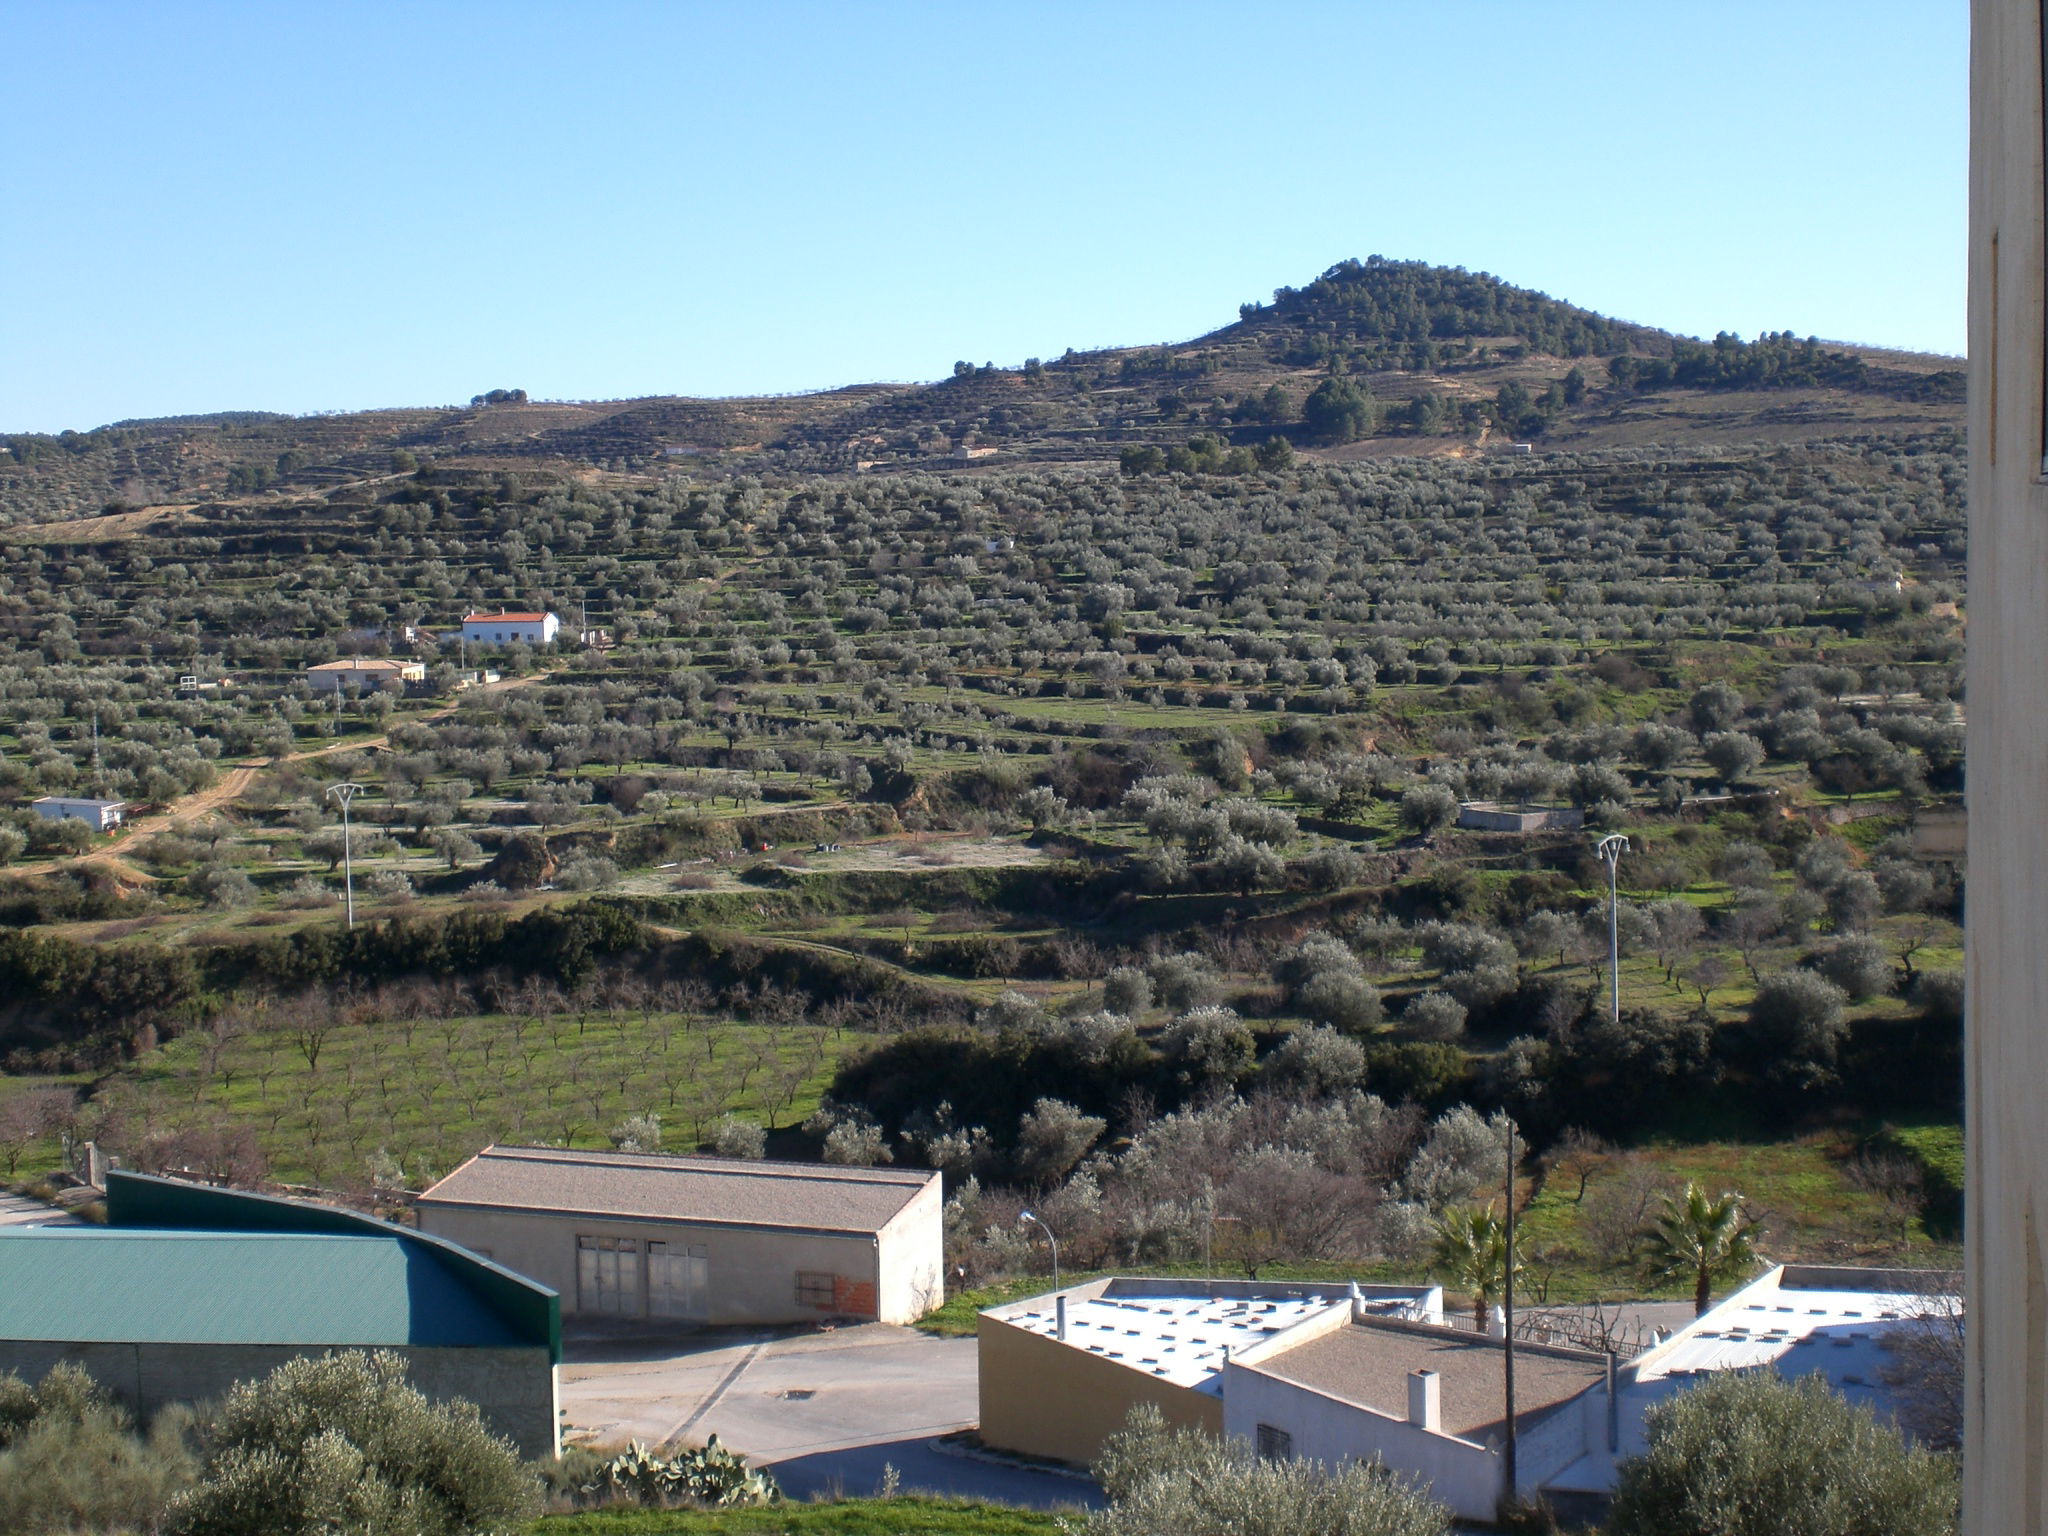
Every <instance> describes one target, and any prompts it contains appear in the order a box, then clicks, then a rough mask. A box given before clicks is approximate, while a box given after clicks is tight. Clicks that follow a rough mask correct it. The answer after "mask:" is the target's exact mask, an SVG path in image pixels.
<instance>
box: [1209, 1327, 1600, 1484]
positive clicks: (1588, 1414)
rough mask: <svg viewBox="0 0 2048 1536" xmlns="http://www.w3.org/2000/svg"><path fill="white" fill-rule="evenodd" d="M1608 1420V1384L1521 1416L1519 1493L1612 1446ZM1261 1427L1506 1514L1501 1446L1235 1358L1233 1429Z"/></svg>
mask: <svg viewBox="0 0 2048 1536" xmlns="http://www.w3.org/2000/svg"><path fill="white" fill-rule="evenodd" d="M1606 1422H1607V1408H1606V1392H1605V1389H1604V1388H1600V1387H1594V1388H1592V1389H1591V1390H1589V1391H1588V1392H1586V1393H1584V1394H1582V1395H1581V1396H1580V1397H1578V1398H1575V1399H1573V1400H1572V1401H1571V1402H1568V1403H1564V1404H1561V1405H1560V1406H1558V1407H1557V1408H1554V1409H1551V1410H1548V1411H1546V1412H1545V1413H1543V1414H1542V1415H1540V1416H1538V1415H1533V1414H1532V1415H1527V1416H1520V1418H1519V1425H1518V1434H1517V1437H1516V1439H1517V1443H1516V1455H1515V1463H1516V1465H1515V1481H1516V1487H1517V1490H1518V1491H1519V1492H1520V1493H1522V1494H1523V1495H1525V1496H1526V1495H1529V1494H1533V1493H1535V1492H1536V1491H1537V1490H1538V1489H1540V1488H1541V1487H1542V1486H1543V1485H1544V1484H1545V1483H1547V1482H1548V1481H1550V1479H1552V1478H1553V1477H1555V1476H1557V1474H1558V1473H1560V1472H1562V1471H1563V1470H1564V1469H1565V1468H1566V1467H1569V1466H1570V1465H1572V1463H1574V1462H1576V1461H1577V1460H1579V1458H1580V1457H1581V1456H1583V1455H1585V1454H1586V1453H1587V1452H1588V1451H1590V1450H1592V1449H1594V1448H1595V1447H1596V1446H1604V1445H1605V1444H1606V1439H1605V1434H1606ZM1261 1424H1270V1425H1271V1426H1272V1427H1273V1428H1275V1429H1280V1430H1285V1431H1286V1432H1287V1433H1288V1434H1289V1435H1291V1436H1293V1440H1294V1454H1295V1456H1296V1457H1297V1458H1299V1459H1302V1460H1309V1461H1320V1462H1322V1463H1324V1464H1325V1465H1326V1466H1333V1467H1334V1466H1337V1465H1339V1464H1341V1463H1343V1462H1347V1461H1371V1460H1373V1459H1374V1458H1375V1457H1377V1458H1379V1459H1380V1460H1382V1461H1384V1462H1385V1463H1386V1465H1387V1467H1388V1468H1389V1470H1391V1471H1392V1472H1393V1473H1394V1474H1395V1475H1396V1476H1397V1477H1400V1478H1402V1479H1403V1480H1405V1481H1407V1482H1409V1483H1412V1484H1414V1485H1415V1486H1417V1487H1421V1488H1425V1489H1427V1490H1428V1491H1429V1493H1430V1494H1431V1496H1432V1497H1434V1498H1437V1499H1440V1500H1442V1501H1443V1502H1444V1503H1446V1504H1448V1505H1450V1507H1451V1508H1452V1510H1454V1511H1455V1512H1456V1513H1457V1515H1458V1517H1459V1518H1460V1519H1464V1520H1492V1519H1493V1518H1494V1515H1495V1514H1496V1513H1497V1511H1498V1506H1499V1503H1500V1495H1501V1490H1502V1488H1503V1486H1504V1480H1505V1472H1506V1467H1505V1463H1504V1461H1503V1459H1502V1457H1501V1454H1500V1452H1499V1451H1498V1450H1497V1449H1495V1448H1493V1447H1492V1446H1490V1445H1484V1444H1480V1443H1479V1442H1477V1441H1473V1440H1467V1439H1463V1438H1461V1437H1459V1436H1457V1435H1451V1434H1445V1433H1443V1432H1441V1431H1436V1430H1427V1429H1423V1428H1422V1427H1421V1426H1420V1425H1417V1424H1411V1423H1410V1422H1409V1421H1408V1420H1407V1419H1406V1418H1405V1417H1399V1418H1397V1417H1395V1416H1393V1415H1391V1414H1385V1413H1380V1412H1378V1411H1376V1410H1374V1409H1371V1408H1367V1407H1364V1406H1362V1405H1360V1404H1357V1403H1348V1402H1345V1401H1343V1400H1342V1399H1339V1398H1335V1397H1331V1396H1328V1395H1327V1394H1325V1393H1322V1392H1318V1391H1316V1390H1315V1389H1314V1388H1312V1387H1305V1386H1302V1385H1300V1384H1299V1383H1298V1382H1292V1381H1283V1380H1281V1379H1280V1378H1279V1377H1277V1376H1269V1375H1267V1374H1266V1373H1265V1372H1263V1371H1261V1370H1260V1369H1259V1368H1258V1367H1257V1365H1256V1364H1254V1365H1249V1366H1247V1365H1240V1364H1238V1363H1237V1362H1236V1361H1232V1362H1231V1363H1230V1364H1228V1365H1226V1366H1225V1367H1224V1368H1223V1429H1224V1433H1225V1434H1227V1435H1229V1436H1231V1437H1232V1438H1233V1439H1236V1438H1242V1439H1245V1440H1251V1441H1254V1442H1256V1440H1257V1436H1258V1427H1259V1425H1261ZM1596 1437H1597V1438H1596Z"/></svg>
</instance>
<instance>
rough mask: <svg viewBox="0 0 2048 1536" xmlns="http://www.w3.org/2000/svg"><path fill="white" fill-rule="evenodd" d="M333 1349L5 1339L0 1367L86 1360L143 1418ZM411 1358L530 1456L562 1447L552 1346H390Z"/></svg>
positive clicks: (430, 1392)
mask: <svg viewBox="0 0 2048 1536" xmlns="http://www.w3.org/2000/svg"><path fill="white" fill-rule="evenodd" d="M326 1353H328V1351H327V1350H324V1349H315V1348H303V1347H297V1346H293V1345H289V1344H155V1343H138V1344H78V1343H62V1342H52V1341H48V1340H42V1339H8V1340H0V1371H13V1372H14V1373H15V1374H17V1375H19V1376H20V1377H22V1378H23V1379H24V1380H27V1381H31V1382H33V1381H39V1380H41V1379H42V1377H43V1376H44V1375H45V1374H46V1373H47V1372H48V1371H49V1369H50V1368H51V1367H52V1366H54V1365H57V1364H60V1363H63V1362H66V1361H68V1362H70V1363H71V1364H73V1365H76V1366H79V1367H81V1368H82V1369H83V1370H85V1371H86V1372H87V1373H88V1374H90V1375H91V1376H92V1378H93V1379H94V1380H95V1381H98V1382H100V1383H101V1384H102V1385H103V1386H105V1387H106V1388H107V1390H108V1391H109V1392H112V1393H113V1394H114V1395H115V1396H116V1397H118V1398H120V1399H121V1401H123V1402H124V1403H126V1404H127V1405H128V1406H129V1407H130V1408H132V1409H134V1410H135V1412H136V1413H137V1414H138V1415H140V1416H142V1417H143V1418H148V1417H149V1416H151V1415H153V1414H155V1413H156V1412H158V1411H159V1410H160V1409H162V1408H164V1407H167V1406H168V1405H170V1404H172V1403H196V1402H202V1401H205V1400H207V1399H209V1398H218V1397H222V1396H225V1395H226V1393H227V1391H228V1389H229V1388H230V1387H232V1386H234V1385H235V1383H237V1382H240V1381H254V1380H258V1379H260V1378H262V1377H264V1376H268V1375H269V1374H270V1373H271V1372H272V1371H274V1370H276V1369H277V1368H278V1367H279V1366H280V1365H283V1364H284V1363H285V1362H286V1361H287V1360H293V1359H297V1358H299V1357H300V1356H302V1355H323V1354H326ZM390 1353H392V1354H396V1355H399V1356H402V1357H403V1358H404V1360H405V1361H406V1364H407V1365H408V1366H409V1367H410V1369H409V1371H408V1377H409V1379H410V1380H411V1382H412V1384H413V1385H414V1386H415V1387H417V1388H419V1390H420V1391H421V1392H423V1393H425V1394H426V1395H427V1397H428V1398H430V1399H431V1400H433V1401H435V1402H448V1401H452V1400H455V1399H464V1400H466V1401H469V1402H472V1403H475V1404H476V1405H477V1407H478V1408H480V1409H482V1410H483V1416H484V1422H485V1423H486V1424H488V1425H490V1427H491V1429H492V1431H493V1432H494V1433H496V1434H500V1435H503V1436H505V1438H507V1439H508V1440H510V1441H511V1442H512V1443H513V1444H514V1445H516V1446H518V1447H519V1452H520V1454H521V1455H522V1456H527V1457H537V1456H553V1455H554V1454H555V1453H556V1450H557V1432H558V1425H559V1422H560V1419H559V1410H560V1395H559V1389H558V1386H557V1382H556V1376H555V1368H554V1366H553V1364H552V1363H550V1361H549V1360H548V1352H547V1350H546V1349H544V1348H535V1349H425V1348H401V1349H393V1350H392V1351H390Z"/></svg>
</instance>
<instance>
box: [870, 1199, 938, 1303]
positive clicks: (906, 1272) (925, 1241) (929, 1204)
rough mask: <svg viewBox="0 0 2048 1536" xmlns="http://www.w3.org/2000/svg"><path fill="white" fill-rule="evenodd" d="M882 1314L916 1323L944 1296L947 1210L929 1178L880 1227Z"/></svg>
mask: <svg viewBox="0 0 2048 1536" xmlns="http://www.w3.org/2000/svg"><path fill="white" fill-rule="evenodd" d="M880 1263H881V1284H880V1287H879V1292H880V1302H881V1307H880V1316H881V1320H882V1321H883V1322H885V1323H914V1322H916V1321H917V1320H918V1319H919V1318H920V1317H923V1316H924V1315H925V1313H927V1312H929V1311H931V1310H932V1309H933V1308H934V1307H936V1306H938V1305H939V1304H940V1303H941V1302H943V1301H944V1300H945V1299H946V1210H945V1196H944V1191H943V1190H942V1188H941V1185H940V1181H939V1180H938V1179H933V1180H932V1181H931V1182H930V1183H928V1184H926V1185H925V1187H924V1188H923V1189H922V1190H920V1191H919V1192H918V1194H917V1196H916V1198H914V1199H913V1200H912V1201H911V1202H910V1204H908V1205H906V1206H905V1207H904V1208H903V1209H902V1210H900V1211H898V1212H897V1213H896V1214H895V1216H894V1217H892V1218H891V1219H890V1221H889V1224H888V1225H887V1226H885V1227H883V1228H882V1231H881V1241H880Z"/></svg>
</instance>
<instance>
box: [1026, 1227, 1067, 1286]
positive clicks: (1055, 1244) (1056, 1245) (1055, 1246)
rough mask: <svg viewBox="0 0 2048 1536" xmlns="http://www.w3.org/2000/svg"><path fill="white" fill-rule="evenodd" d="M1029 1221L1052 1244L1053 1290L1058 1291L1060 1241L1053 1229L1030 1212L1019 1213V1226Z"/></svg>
mask: <svg viewBox="0 0 2048 1536" xmlns="http://www.w3.org/2000/svg"><path fill="white" fill-rule="evenodd" d="M1027 1221H1028V1222H1030V1223H1031V1225H1033V1226H1034V1227H1036V1228H1038V1230H1039V1231H1041V1232H1043V1233H1044V1234H1045V1240H1046V1241H1047V1242H1048V1243H1050V1244H1052V1288H1053V1289H1054V1290H1058V1289H1059V1288H1060V1240H1059V1239H1058V1238H1057V1237H1055V1236H1053V1231H1052V1228H1051V1227H1048V1226H1047V1225H1046V1224H1045V1223H1044V1222H1042V1221H1040V1220H1039V1219H1038V1218H1037V1217H1036V1216H1034V1215H1032V1214H1031V1213H1030V1212H1029V1211H1019V1212H1018V1213H1017V1224H1018V1225H1019V1226H1022V1225H1023V1224H1024V1223H1025V1222H1027Z"/></svg>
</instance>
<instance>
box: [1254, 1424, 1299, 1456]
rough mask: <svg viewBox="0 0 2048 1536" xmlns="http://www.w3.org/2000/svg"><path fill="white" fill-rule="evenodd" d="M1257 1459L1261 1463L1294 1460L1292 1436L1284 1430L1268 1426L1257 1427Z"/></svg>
mask: <svg viewBox="0 0 2048 1536" xmlns="http://www.w3.org/2000/svg"><path fill="white" fill-rule="evenodd" d="M1259 1459H1260V1460H1261V1461H1292V1460H1294V1436H1292V1435H1290V1434H1289V1433H1288V1432H1287V1431H1286V1430H1284V1429H1275V1428H1274V1427H1273V1426H1272V1425H1270V1424H1261V1425H1260V1426H1259Z"/></svg>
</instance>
